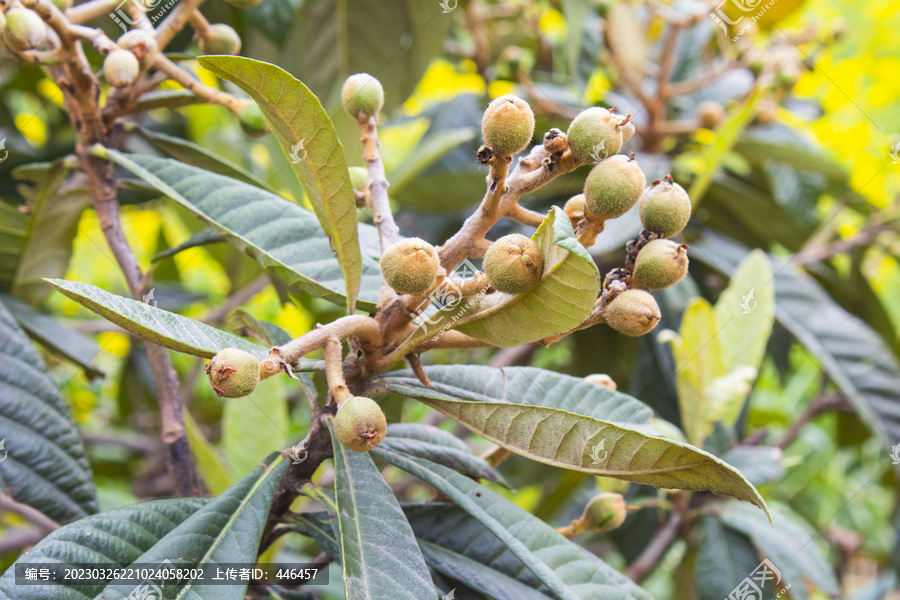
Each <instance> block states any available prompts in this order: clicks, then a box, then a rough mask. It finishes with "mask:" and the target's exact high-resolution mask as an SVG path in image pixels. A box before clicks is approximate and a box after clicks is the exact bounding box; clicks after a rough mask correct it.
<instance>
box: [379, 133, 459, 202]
mask: <svg viewBox="0 0 900 600" xmlns="http://www.w3.org/2000/svg"><path fill="white" fill-rule="evenodd" d="M474 137H475V129H474V128H471V127H465V128H461V129H446V130H441V131H437V132H435V133H433V134H431V135H428V136H426V137H425V138H423V139H422V141H421V142H419V144H418V145H417V146H416V147H415V148H414V149H413V150H412V151H411V152H410V153H409V156H408V157H407V159H406V160H405V161H403V163H401V164H400V165H398V166H397V168H395V169H393V170H392V171H391V172H390V173H388V174H387V178H388V181H390V182H391V195H394V194H402V193H403V189H404V187H406V186H407V185H409V184H410V183H411V182H412V181H414V180H415V179H416V178H417V177H418V176H419V175H421V174H422V172H423V171H424V170H425V169H427V168H428V167H429V166H431V165H432V164H434V163H435V162H437V161H438V160H440V158H441V157H443V156H444V155H446V154H447V153H448V152H450V151H451V150H453V149H454V148H456V147H457V146H459V145H460V144H465V143H466V142H468V141H471V140H472V139H473V138H474ZM432 200H433V199H431V198H429V199H427V200H425V204H426V205H432V207H433V204H434V203H433V201H432Z"/></svg>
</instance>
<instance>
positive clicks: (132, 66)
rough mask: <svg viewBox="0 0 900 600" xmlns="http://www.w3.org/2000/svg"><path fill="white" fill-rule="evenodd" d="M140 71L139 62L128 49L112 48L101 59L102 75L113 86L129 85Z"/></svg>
mask: <svg viewBox="0 0 900 600" xmlns="http://www.w3.org/2000/svg"><path fill="white" fill-rule="evenodd" d="M140 72H141V64H140V62H139V61H138V59H137V57H136V56H135V55H134V54H132V53H131V51H129V50H122V49H121V48H120V49H117V50H113V51H112V52H110V53H109V54H107V55H106V58H104V59H103V77H104V79H106V83H108V84H109V85H111V86H113V87H125V86H129V85H131V84H132V83H134V81H135V79H137V76H138V75H139V74H140Z"/></svg>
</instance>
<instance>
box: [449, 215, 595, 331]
mask: <svg viewBox="0 0 900 600" xmlns="http://www.w3.org/2000/svg"><path fill="white" fill-rule="evenodd" d="M532 239H533V240H534V241H535V242H536V243H537V245H538V246H539V247H540V249H541V254H543V256H544V274H543V276H542V277H541V280H540V282H538V284H537V286H536V287H535V288H534V289H533V290H531V291H530V292H527V293H525V294H520V295H517V296H513V295H510V294H504V293H502V292H494V293H493V294H488V295H486V296H482V297H480V301H478V303H477V306H476V307H475V308H473V309H472V310H471V311H470V312H469V314H468V315H466V316H463V317H462V318H461V319H459V321H458V323H457V325H456V327H454V329H458V330H459V331H462V332H463V333H466V334H468V335H470V336H472V337H474V338H475V339H478V340H481V341H484V342H488V343H490V344H492V345H495V346H500V347H501V348H509V347H512V346H519V345H522V344H530V343H532V342H537V341H539V340H542V339H543V338H545V337H549V336H552V335H557V334H559V333H563V332H566V331H570V330H572V329H574V328H575V327H578V326H579V325H580V324H581V322H582V321H584V320H585V319H586V318H587V317H588V315H589V314H590V313H591V310H592V309H593V308H594V302H595V301H596V300H597V294H598V292H599V289H600V283H599V282H600V280H599V277H600V275H599V271H598V270H597V265H595V264H594V261H593V259H592V258H591V256H590V255H589V254H588V253H587V250H585V249H584V246H582V245H581V244H579V243H578V241H577V240H576V239H575V237H574V232H573V230H572V223H571V222H570V221H569V218H568V217H567V216H566V215H565V213H563V212H562V210H561V209H559V208H558V207H555V206H554V207H553V208H552V209H550V213H549V214H548V215H547V217H546V218H545V219H544V222H543V223H541V226H540V227H538V230H537V231H536V232H535V234H534V235H533V236H532Z"/></svg>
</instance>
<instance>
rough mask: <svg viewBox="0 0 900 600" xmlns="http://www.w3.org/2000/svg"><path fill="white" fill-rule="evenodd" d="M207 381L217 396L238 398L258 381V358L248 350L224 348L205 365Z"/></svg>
mask: <svg viewBox="0 0 900 600" xmlns="http://www.w3.org/2000/svg"><path fill="white" fill-rule="evenodd" d="M206 374H207V375H208V376H209V383H210V385H211V386H212V389H213V390H214V391H215V392H216V394H217V395H218V396H219V397H222V396H225V397H227V398H240V397H241V396H246V395H248V394H250V393H251V392H252V391H253V390H254V389H256V384H257V383H259V360H257V359H256V357H255V356H253V355H252V354H250V353H249V352H245V351H243V350H238V349H237V348H226V349H225V350H222V351H221V352H219V353H218V354H216V355H215V356H213V357H212V359H211V360H210V361H209V363H207V365H206Z"/></svg>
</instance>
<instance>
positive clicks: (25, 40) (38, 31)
mask: <svg viewBox="0 0 900 600" xmlns="http://www.w3.org/2000/svg"><path fill="white" fill-rule="evenodd" d="M46 35H47V26H46V24H45V23H44V20H43V19H41V18H40V17H39V16H38V14H37V13H36V12H34V11H33V10H30V9H28V8H22V7H17V8H11V9H9V10H8V11H6V27H5V28H4V29H3V39H4V40H6V43H7V44H9V45H10V47H12V48H13V50H32V49H34V48H37V47H38V46H40V45H41V44H42V43H43V42H44V38H45V37H46Z"/></svg>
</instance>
